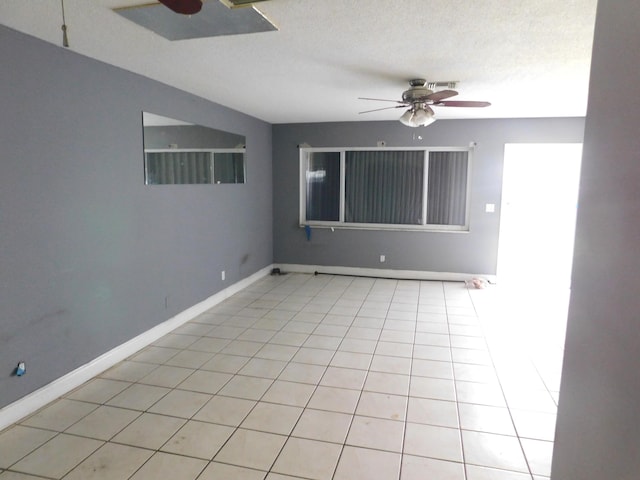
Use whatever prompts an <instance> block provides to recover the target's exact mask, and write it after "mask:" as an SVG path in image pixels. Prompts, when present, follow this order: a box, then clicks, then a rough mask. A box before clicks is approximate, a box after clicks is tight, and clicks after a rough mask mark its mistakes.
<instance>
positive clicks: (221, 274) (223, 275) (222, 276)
mask: <svg viewBox="0 0 640 480" xmlns="http://www.w3.org/2000/svg"><path fill="white" fill-rule="evenodd" d="M220 278H221V279H222V280H224V279H226V278H227V274H226V272H225V271H224V270H222V272H220Z"/></svg>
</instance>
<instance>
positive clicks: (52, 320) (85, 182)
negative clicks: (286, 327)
mask: <svg viewBox="0 0 640 480" xmlns="http://www.w3.org/2000/svg"><path fill="white" fill-rule="evenodd" d="M0 64H1V65H2V68H0V86H1V87H2V88H0V168H1V174H0V407H2V406H5V405H7V404H9V403H11V402H12V401H15V400H17V399H19V398H20V397H22V396H24V395H25V394H27V393H29V392H32V391H33V390H35V389H37V388H39V387H41V386H43V385H45V384H47V383H48V382H50V381H52V380H54V379H56V378H58V377H60V376H62V375H64V374H65V373H67V372H69V371H71V370H73V369H74V368H76V367H78V366H80V365H83V364H85V363H86V362H88V361H90V360H92V359H93V358H95V357H97V356H99V355H101V354H102V353H104V352H106V351H108V350H109V349H111V348H113V347H115V346H117V345H119V344H121V343H123V342H125V341H127V340H129V339H131V338H132V337H134V336H136V335H138V334H140V333H142V332H144V331H146V330H148V329H149V328H151V327H153V326H155V325H156V324H158V323H160V322H162V321H164V320H166V319H168V318H170V317H172V316H173V315H175V314H176V313H178V312H180V311H182V310H184V309H185V308H187V307H190V306H192V305H194V304H196V303H197V302H199V301H202V300H204V299H205V298H207V297H208V296H210V295H212V294H213V293H215V292H217V291H220V290H221V289H223V288H225V287H226V286H228V285H230V284H232V283H234V282H236V281H238V280H240V279H242V278H244V277H246V276H248V275H250V274H252V273H254V272H256V271H257V270H259V269H260V268H262V267H265V266H267V265H269V264H270V263H271V262H272V211H271V202H270V199H271V197H272V192H271V190H272V189H271V181H270V179H271V149H272V147H271V126H270V125H269V124H266V123H264V122H262V121H259V120H256V119H254V118H251V117H249V116H246V115H243V114H240V113H237V112H234V111H231V110H228V109H226V108H223V107H220V106H218V105H215V104H212V103H210V102H207V101H204V100H203V99H200V98H197V97H194V96H192V95H189V94H186V93H184V92H180V91H178V90H176V89H173V88H170V87H168V86H166V85H163V84H160V83H157V82H154V81H151V80H148V79H146V78H143V77H141V76H137V75H134V74H131V73H128V72H125V71H123V70H120V69H117V68H115V67H112V66H108V65H105V64H103V63H100V62H96V61H93V60H91V59H88V58H85V57H82V56H79V55H77V54H75V53H73V52H72V51H70V50H65V49H63V48H60V47H57V46H54V45H50V44H47V43H44V42H42V41H39V40H36V39H34V38H32V37H28V36H25V35H23V34H20V33H17V32H15V31H13V30H10V29H7V28H5V27H1V26H0ZM143 110H145V111H150V112H154V113H157V114H161V115H165V116H170V117H175V118H179V119H184V120H190V121H192V122H194V123H198V124H201V125H205V126H210V127H214V128H219V129H221V130H225V131H230V132H236V133H239V134H241V135H245V136H246V138H247V181H248V183H246V184H244V185H191V186H182V185H175V186H174V185H171V186H162V187H145V186H144V178H143V154H142V128H141V118H142V117H141V112H142V111H143ZM223 269H224V270H226V273H227V280H226V281H225V282H222V281H221V279H220V271H221V270H223ZM165 299H166V300H167V303H168V307H167V308H165ZM21 360H24V361H26V362H27V374H26V375H25V376H24V377H21V378H18V377H13V376H11V373H12V371H13V369H14V367H15V365H16V364H17V363H18V361H21Z"/></svg>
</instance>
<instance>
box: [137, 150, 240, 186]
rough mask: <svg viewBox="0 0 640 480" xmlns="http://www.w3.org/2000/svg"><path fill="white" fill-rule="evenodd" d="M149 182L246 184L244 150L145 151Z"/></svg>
mask: <svg viewBox="0 0 640 480" xmlns="http://www.w3.org/2000/svg"><path fill="white" fill-rule="evenodd" d="M144 164H145V183H146V184H147V185H175V184H180V185H184V184H212V183H244V149H235V150H234V149H227V150H177V149H168V150H155V149H154V150H151V149H150V150H145V161H144Z"/></svg>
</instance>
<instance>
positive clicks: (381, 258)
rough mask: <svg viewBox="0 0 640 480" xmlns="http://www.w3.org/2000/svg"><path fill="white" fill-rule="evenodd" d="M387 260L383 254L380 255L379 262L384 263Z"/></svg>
mask: <svg viewBox="0 0 640 480" xmlns="http://www.w3.org/2000/svg"><path fill="white" fill-rule="evenodd" d="M386 261H387V257H385V256H384V255H380V263H384V262H386Z"/></svg>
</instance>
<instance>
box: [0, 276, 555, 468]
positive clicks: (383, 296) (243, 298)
mask: <svg viewBox="0 0 640 480" xmlns="http://www.w3.org/2000/svg"><path fill="white" fill-rule="evenodd" d="M566 303H567V294H566V292H553V291H549V292H545V291H544V290H540V288H537V289H536V291H535V292H532V291H528V289H527V288H526V287H524V286H521V287H519V286H514V287H511V288H506V287H495V286H490V287H488V288H486V289H483V290H468V289H466V288H465V287H464V285H463V284H462V283H455V282H426V281H425V282H421V281H409V280H389V279H371V278H355V277H346V276H329V275H317V276H314V275H302V274H288V275H282V276H275V277H267V278H265V279H263V280H261V281H258V282H256V283H255V284H253V285H252V286H250V287H248V288H247V289H246V290H244V291H242V292H240V293H238V294H236V295H235V296H233V297H232V298H230V299H228V300H226V301H225V302H224V303H222V304H220V305H218V306H216V307H215V308H213V309H212V310H210V311H209V312H207V313H205V314H203V315H201V316H199V317H198V318H196V319H195V320H193V321H191V322H189V323H187V324H185V325H184V326H182V327H180V328H179V329H177V330H176V331H174V332H172V333H171V334H169V335H167V336H165V337H163V338H162V339H160V340H159V341H157V342H155V344H153V345H151V346H149V347H147V348H146V349H144V350H142V351H141V352H139V353H137V354H136V355H134V356H132V357H131V358H129V359H128V360H126V361H124V362H122V363H120V364H118V365H116V366H115V367H113V368H112V369H110V370H108V371H107V372H105V373H104V374H102V375H100V376H98V377H96V378H94V379H92V380H91V381H89V382H87V383H86V384H84V385H83V386H81V387H80V388H78V389H76V390H75V391H73V392H71V393H69V394H68V395H66V396H64V398H61V399H59V400H57V401H55V402H53V403H51V404H50V405H48V406H46V407H45V408H43V409H41V410H40V411H39V412H37V413H35V414H34V415H32V416H30V417H29V418H26V419H24V420H23V421H21V422H20V423H18V424H16V425H13V426H11V427H9V428H8V429H6V430H4V431H3V432H0V480H28V479H38V478H40V479H41V478H48V479H65V480H75V479H82V480H91V479H100V480H124V479H131V480H151V479H153V480H157V479H163V478H166V479H174V480H195V479H198V480H214V479H215V480H220V479H234V480H254V479H255V480H258V479H260V480H264V479H267V480H287V479H288V480H291V479H312V480H330V479H333V480H343V479H348V480H354V479H367V480H398V479H399V480H422V479H426V478H429V479H434V480H544V479H547V478H548V477H549V475H550V464H551V451H552V446H553V438H554V428H555V415H556V404H557V399H558V389H559V382H560V368H561V361H562V346H563V344H564V338H563V336H564V328H565V321H566Z"/></svg>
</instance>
